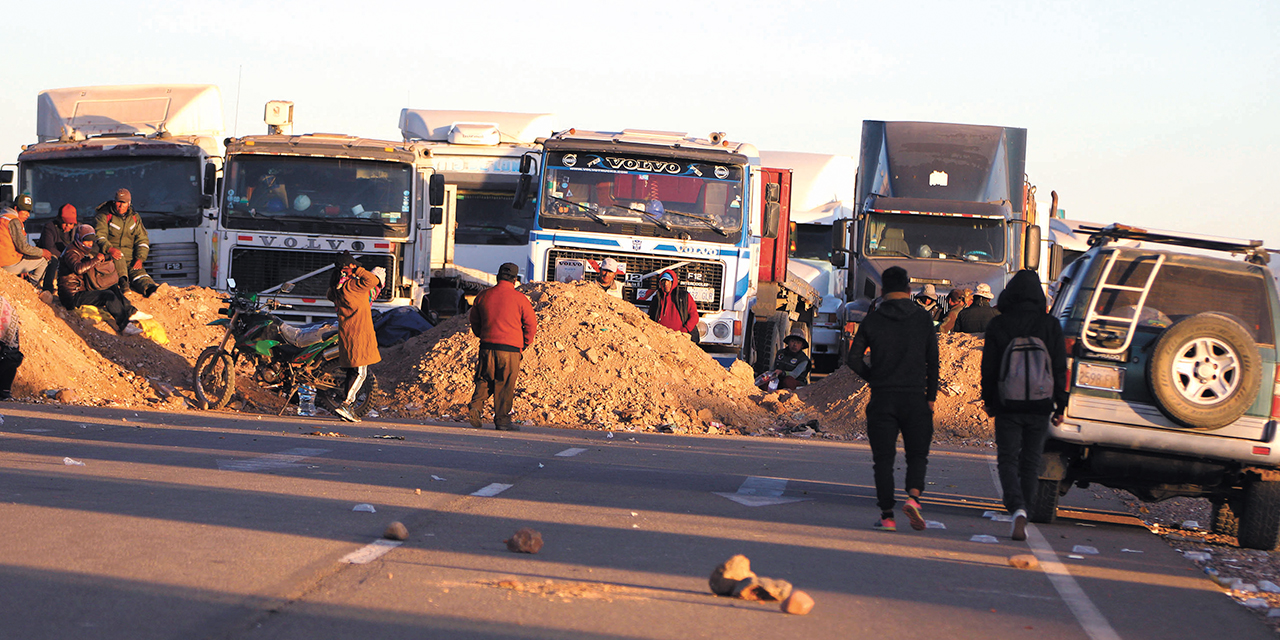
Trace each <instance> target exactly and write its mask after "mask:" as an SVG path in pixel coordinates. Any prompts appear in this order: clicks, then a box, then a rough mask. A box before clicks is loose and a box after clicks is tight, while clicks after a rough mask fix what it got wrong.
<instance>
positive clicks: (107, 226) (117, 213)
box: [93, 189, 159, 298]
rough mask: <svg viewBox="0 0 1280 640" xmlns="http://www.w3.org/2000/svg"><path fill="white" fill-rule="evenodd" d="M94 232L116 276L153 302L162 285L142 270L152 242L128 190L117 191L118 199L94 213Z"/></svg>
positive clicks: (109, 201)
mask: <svg viewBox="0 0 1280 640" xmlns="http://www.w3.org/2000/svg"><path fill="white" fill-rule="evenodd" d="M93 228H94V230H95V231H96V232H97V234H98V240H99V241H100V242H101V243H102V248H103V250H104V251H105V252H106V254H107V255H108V256H110V257H111V259H112V260H114V261H115V265H116V273H118V274H119V275H120V277H127V278H128V282H129V288H130V289H133V290H134V291H137V292H138V293H141V294H142V297H144V298H150V297H151V294H153V293H155V292H156V289H158V288H159V285H157V284H156V281H155V280H152V279H151V276H150V275H148V274H147V270H146V269H144V268H143V267H142V263H143V262H145V261H146V259H147V255H148V254H150V253H151V239H150V237H149V236H148V235H147V228H146V227H144V226H142V217H141V216H139V215H138V212H137V211H135V210H134V208H133V195H132V194H131V193H129V190H128V189H118V190H116V197H115V199H113V200H108V201H106V202H104V203H102V204H100V205H98V208H97V209H95V211H94V217H93Z"/></svg>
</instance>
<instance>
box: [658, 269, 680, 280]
mask: <svg viewBox="0 0 1280 640" xmlns="http://www.w3.org/2000/svg"><path fill="white" fill-rule="evenodd" d="M663 280H670V281H672V282H675V280H676V278H675V276H673V275H671V274H670V273H667V272H665V271H663V272H662V277H660V278H658V281H659V282H661V281H663Z"/></svg>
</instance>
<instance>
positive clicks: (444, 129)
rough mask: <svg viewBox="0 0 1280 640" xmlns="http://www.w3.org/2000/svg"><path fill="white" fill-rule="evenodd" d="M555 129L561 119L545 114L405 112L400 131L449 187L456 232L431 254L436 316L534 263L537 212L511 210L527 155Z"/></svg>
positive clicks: (448, 213)
mask: <svg viewBox="0 0 1280 640" xmlns="http://www.w3.org/2000/svg"><path fill="white" fill-rule="evenodd" d="M555 128H556V127H555V116H554V115H552V114H546V113H508V112H499V111H436V110H426V109H404V110H402V111H401V112H400V132H401V134H402V135H403V136H404V141H405V143H406V144H408V145H409V146H410V147H411V148H412V149H413V151H414V153H415V156H416V158H417V162H418V164H419V165H420V166H423V167H427V168H430V169H431V170H432V171H433V172H434V173H435V174H437V175H441V176H443V177H444V181H445V184H446V185H447V186H446V194H445V203H444V206H443V210H444V211H443V214H444V216H443V221H442V223H441V224H442V225H443V227H442V228H444V229H452V230H453V234H452V241H451V242H437V247H438V248H439V249H440V251H439V252H438V255H435V256H432V257H433V261H432V262H433V265H434V267H433V271H432V276H431V279H430V281H429V282H428V288H429V293H428V299H427V300H428V304H427V305H426V307H428V308H429V309H430V310H431V311H434V312H436V313H437V314H439V315H441V316H449V315H454V314H456V313H460V312H462V311H465V310H466V308H467V306H468V305H469V300H471V299H473V298H474V296H475V294H477V293H479V291H480V290H482V289H483V288H484V287H487V286H488V285H489V284H492V283H493V281H494V275H493V274H495V273H497V271H498V267H499V266H500V265H502V263H504V262H514V263H517V264H523V263H524V262H526V261H527V260H528V255H529V231H530V230H531V229H532V228H533V218H534V207H533V204H532V203H531V202H529V201H525V203H523V206H522V208H520V209H512V207H511V202H512V197H513V196H514V194H515V191H516V187H517V185H518V184H519V178H520V158H521V156H523V155H525V154H526V153H537V152H538V151H539V150H540V147H539V146H538V145H537V144H536V140H537V139H538V138H540V137H546V136H549V135H551V134H552V133H553V132H554V131H555ZM440 235H441V236H443V235H444V234H440ZM439 240H443V238H439Z"/></svg>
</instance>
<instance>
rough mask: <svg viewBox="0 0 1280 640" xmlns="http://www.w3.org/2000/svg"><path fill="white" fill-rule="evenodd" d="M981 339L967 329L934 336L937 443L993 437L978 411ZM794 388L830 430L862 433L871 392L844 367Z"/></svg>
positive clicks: (992, 427)
mask: <svg viewBox="0 0 1280 640" xmlns="http://www.w3.org/2000/svg"><path fill="white" fill-rule="evenodd" d="M982 343H983V341H982V337H981V336H976V335H971V334H967V333H944V334H941V335H939V336H938V360H939V367H938V369H939V371H938V376H939V381H938V400H937V402H936V403H935V404H934V410H933V428H934V436H933V439H934V441H935V442H947V443H951V444H979V445H985V444H987V443H989V442H990V441H991V440H993V439H994V438H995V423H994V421H992V419H991V418H989V417H987V414H986V413H985V412H984V411H983V410H982V397H981V385H982V383H981V380H982V373H981V368H982ZM798 391H799V395H800V398H801V399H802V400H804V401H805V402H807V403H809V404H810V405H811V406H812V407H813V408H814V409H816V410H817V411H818V413H819V415H820V416H821V417H820V420H821V423H822V425H823V427H824V428H825V429H827V430H828V431H830V432H832V433H835V434H837V435H841V436H845V437H850V436H852V437H858V436H865V435H866V432H867V402H868V401H869V400H870V399H871V390H870V388H868V387H867V383H866V382H865V381H863V380H862V378H859V377H858V375H857V374H855V373H854V372H853V371H851V370H850V369H848V368H847V367H841V368H840V369H838V370H837V371H836V372H835V373H832V374H831V375H829V376H827V377H826V378H823V379H822V380H820V381H819V382H817V383H816V384H813V385H810V386H808V387H805V388H803V389H800V390H798Z"/></svg>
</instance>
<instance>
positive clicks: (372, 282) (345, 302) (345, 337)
mask: <svg viewBox="0 0 1280 640" xmlns="http://www.w3.org/2000/svg"><path fill="white" fill-rule="evenodd" d="M333 266H334V269H335V273H334V276H333V278H331V281H330V287H329V293H328V298H329V299H330V300H332V301H333V306H334V308H335V309H336V310H337V312H338V366H340V367H342V368H344V369H346V373H347V377H346V384H345V386H343V394H342V397H340V398H338V401H339V402H341V404H339V405H338V407H337V408H335V409H334V410H333V412H334V413H336V414H338V417H339V418H342V419H343V420H346V421H347V422H360V416H358V415H356V413H355V409H354V408H353V407H354V406H355V402H356V396H358V395H359V394H360V389H361V387H363V386H364V383H365V380H367V379H368V377H369V365H371V364H377V363H378V362H380V361H381V360H382V354H381V353H379V352H378V335H377V332H376V331H375V330H374V328H373V306H372V304H373V298H374V296H375V295H376V293H375V292H376V290H377V289H378V287H379V284H380V283H379V278H378V276H377V275H375V274H374V273H373V272H371V271H366V270H365V268H364V267H362V266H360V263H359V262H356V261H355V258H353V257H351V254H350V253H348V252H346V251H343V252H342V253H341V254H339V255H338V259H337V260H335V261H334V263H333Z"/></svg>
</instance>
